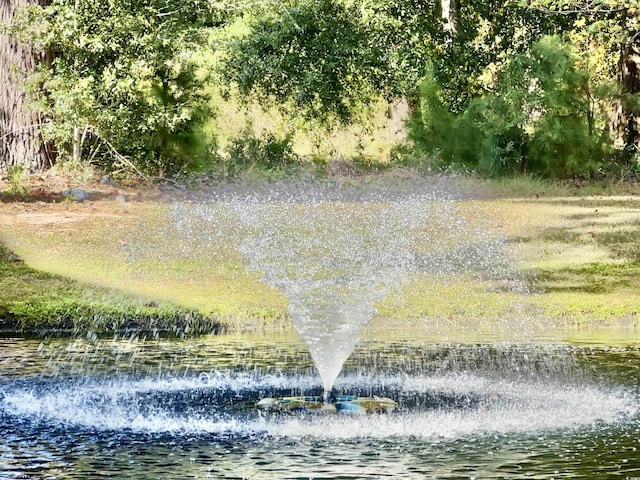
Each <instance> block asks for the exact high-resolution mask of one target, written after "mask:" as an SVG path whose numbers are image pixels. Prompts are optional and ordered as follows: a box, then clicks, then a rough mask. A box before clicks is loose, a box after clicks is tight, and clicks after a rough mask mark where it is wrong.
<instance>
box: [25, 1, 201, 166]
mask: <svg viewBox="0 0 640 480" xmlns="http://www.w3.org/2000/svg"><path fill="white" fill-rule="evenodd" d="M211 16H212V14H211V13H210V11H209V3H208V2H205V1H200V0H190V1H187V2H180V3H174V4H167V2H165V1H163V0H131V1H127V2H110V1H107V0H80V1H76V0H74V1H71V0H54V1H53V2H52V3H51V4H50V5H48V6H44V7H42V6H31V7H29V9H28V10H25V11H24V12H23V16H22V19H21V21H20V22H18V23H17V24H16V26H15V31H14V33H15V34H16V35H19V36H20V37H21V38H23V39H24V40H26V41H29V42H30V43H31V44H33V45H34V46H35V47H37V48H39V49H42V50H43V51H47V52H52V53H53V54H54V55H53V62H52V64H51V65H50V66H49V65H45V66H43V68H42V69H41V70H40V71H39V73H38V74H37V75H36V76H34V77H32V78H31V85H32V87H33V88H32V90H33V91H34V93H35V94H36V95H37V99H36V102H37V107H38V108H39V110H40V111H41V112H42V113H43V115H44V118H46V119H47V124H46V125H45V127H44V129H43V134H44V135H45V138H46V139H47V140H51V141H53V142H54V143H55V145H56V146H57V147H58V149H59V150H60V152H61V153H63V154H66V155H69V156H71V155H74V156H76V155H77V152H78V151H80V152H81V153H82V154H83V155H84V157H85V158H88V159H95V160H96V161H99V162H100V163H103V164H108V165H110V166H111V167H112V168H119V167H127V168H130V167H133V168H134V169H136V170H138V171H142V172H150V173H157V172H163V171H168V172H175V171H178V170H180V169H182V168H185V167H187V168H188V167H189V166H191V165H192V163H193V162H194V161H195V162H198V161H202V159H203V157H205V156H206V155H208V153H209V147H208V145H207V144H206V143H207V142H206V139H205V138H204V137H203V134H202V130H201V128H200V126H201V125H202V123H203V122H204V120H205V119H206V118H207V117H208V115H209V112H208V110H207V107H206V98H205V97H204V96H203V94H202V93H201V92H202V85H203V79H202V78H200V77H199V76H198V72H197V64H196V61H195V59H194V55H193V53H192V52H193V50H194V49H195V48H196V45H197V43H198V42H199V38H198V35H199V31H200V30H199V28H201V27H202V26H203V24H202V21H201V19H202V18H205V19H209V18H211Z"/></svg>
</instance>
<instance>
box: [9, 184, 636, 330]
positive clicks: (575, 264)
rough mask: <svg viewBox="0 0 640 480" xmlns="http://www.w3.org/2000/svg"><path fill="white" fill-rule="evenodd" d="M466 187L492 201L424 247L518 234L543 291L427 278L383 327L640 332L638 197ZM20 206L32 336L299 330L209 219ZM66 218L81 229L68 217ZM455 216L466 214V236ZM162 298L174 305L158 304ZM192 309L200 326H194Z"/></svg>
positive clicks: (513, 251)
mask: <svg viewBox="0 0 640 480" xmlns="http://www.w3.org/2000/svg"><path fill="white" fill-rule="evenodd" d="M459 181H460V182H461V183H462V186H460V184H457V185H454V188H459V189H463V190H465V189H468V190H469V191H470V192H472V193H480V195H479V196H480V199H479V200H466V201H460V202H455V203H451V204H447V205H446V208H448V209H449V210H447V211H446V212H445V211H444V210H442V209H444V208H445V205H442V206H440V207H439V209H433V210H431V211H430V215H431V216H432V217H433V218H431V217H430V218H425V229H426V230H425V231H428V235H427V237H428V241H425V242H424V244H421V245H420V248H421V249H424V250H425V251H429V249H432V250H433V249H435V250H438V249H445V250H446V249H449V248H455V247H457V246H459V245H464V244H465V243H468V242H472V241H473V237H474V236H475V235H478V234H480V235H481V236H482V238H484V239H487V238H495V239H506V240H507V243H506V245H507V249H508V253H509V255H510V256H511V257H512V258H513V260H514V262H515V263H514V265H517V266H518V268H519V270H520V272H521V274H522V277H523V278H524V279H525V281H526V283H527V285H529V287H530V289H531V292H530V293H526V292H521V291H513V290H510V289H509V288H505V287H504V286H502V285H501V284H500V283H499V282H496V281H495V280H492V279H490V278H482V276H478V275H475V276H474V275H473V274H472V273H469V272H463V271H462V272H460V271H459V272H457V273H452V274H450V275H448V276H440V277H432V276H429V275H422V276H418V277H414V278H413V279H412V280H411V281H410V282H409V283H407V284H406V285H405V286H404V287H403V288H402V289H401V290H400V294H398V295H391V296H390V297H389V298H387V299H385V300H384V301H381V302H379V303H378V305H377V306H376V307H377V310H378V315H377V318H378V319H386V320H396V321H399V322H406V323H407V324H409V323H412V322H414V323H415V322H419V323H420V322H422V323H425V324H427V323H434V324H435V323H438V322H440V323H444V324H446V325H448V326H449V327H450V328H451V329H456V328H458V327H460V326H462V325H480V326H482V327H483V328H484V327H487V328H489V327H490V326H491V325H496V324H502V323H504V322H505V321H506V320H505V319H507V320H508V319H520V320H522V319H523V318H525V317H526V318H527V319H528V320H527V321H530V322H532V323H540V324H548V325H571V326H580V327H581V328H582V327H586V326H598V327H600V326H604V325H617V324H619V323H620V322H623V323H624V324H625V325H628V324H629V322H631V323H630V324H631V325H633V326H634V327H637V312H638V309H639V308H640V247H638V245H639V244H640V242H638V240H640V203H639V202H638V201H637V200H636V199H635V198H634V197H633V196H620V197H612V196H610V197H600V196H597V197H586V196H575V197H558V196H556V195H555V194H556V193H558V192H556V191H552V190H551V189H549V190H548V191H547V194H548V195H549V196H548V197H547V196H540V195H538V196H537V197H531V196H529V195H525V196H520V197H515V198H514V197H511V196H510V195H503V194H504V190H502V189H501V188H502V187H500V188H497V187H496V188H497V191H496V192H494V194H492V195H489V194H484V193H486V192H491V189H492V188H494V187H493V186H492V185H493V184H492V183H491V182H485V181H475V180H473V179H470V178H463V179H459ZM476 182H477V183H476ZM478 185H479V186H478ZM527 185H529V187H536V186H538V185H539V184H538V183H533V184H527ZM485 188H486V189H487V190H486V192H485V190H483V189H485ZM520 188H522V189H524V187H520ZM527 188H528V187H527ZM483 192H484V193H483ZM545 195H546V194H545ZM18 205H19V204H17V205H14V207H15V206H18ZM0 207H2V206H1V205H0ZM20 208H23V207H20ZM20 208H18V209H17V210H16V209H15V208H14V209H13V210H12V209H11V207H9V206H5V207H2V208H0V217H1V214H2V213H3V211H4V214H5V215H9V216H10V217H11V218H18V217H20V221H19V222H16V223H15V224H14V225H12V227H11V229H8V230H5V231H4V233H0V241H2V242H3V243H5V245H6V246H7V247H8V248H10V249H11V250H13V251H15V252H16V253H17V254H18V255H20V257H21V258H24V259H25V261H26V262H27V264H28V265H29V266H27V264H25V263H22V262H15V261H12V260H11V255H10V254H9V253H7V252H6V250H5V251H3V252H4V253H3V257H2V261H1V262H0V265H1V267H0V268H2V270H1V272H0V273H1V277H0V282H1V283H0V287H1V290H0V292H1V293H0V318H5V325H7V320H9V321H10V323H12V324H13V325H15V328H16V329H18V330H21V331H44V330H51V329H62V330H66V331H82V330H83V329H93V330H96V331H101V332H109V331H115V330H118V329H120V330H121V329H123V328H126V326H127V325H138V326H141V327H144V328H146V326H152V325H158V323H161V324H162V325H163V327H162V329H164V330H165V331H167V330H170V329H171V328H174V327H172V325H179V326H178V327H175V329H178V330H180V329H183V330H184V329H189V330H190V331H192V332H193V331H205V330H206V329H207V328H209V327H207V326H206V325H209V324H208V323H207V322H214V321H215V322H222V323H224V324H225V325H227V326H228V327H229V328H231V329H236V330H242V329H245V328H247V327H251V328H254V327H262V326H267V327H269V328H272V327H277V328H289V327H290V325H291V322H290V319H289V315H288V309H287V300H286V298H285V297H284V296H283V295H282V293H280V292H278V291H276V290H275V289H273V288H271V287H269V286H268V285H266V284H265V283H264V282H262V281H261V279H260V277H259V275H257V274H254V273H250V272H247V271H246V270H245V268H244V265H243V260H242V256H241V255H240V253H239V252H238V251H237V250H236V248H235V246H234V245H233V244H229V243H228V241H227V240H225V239H224V238H219V237H216V236H215V228H216V227H215V225H208V226H207V225H205V224H206V222H204V223H203V225H201V226H200V227H198V228H201V230H199V231H198V232H195V234H194V235H193V236H192V237H189V238H181V237H180V235H181V233H180V232H178V231H176V230H175V229H173V227H172V220H171V217H170V215H169V207H168V206H167V205H166V204H164V203H161V202H154V201H151V202H141V203H135V204H124V205H118V204H116V203H109V202H103V203H100V202H96V204H94V205H93V206H92V205H90V204H87V205H79V204H78V205H76V204H69V205H44V206H39V207H37V208H35V207H28V206H24V212H23V211H22V210H20ZM16 212H18V213H16ZM41 214H50V215H54V217H53V220H52V222H51V223H37V222H36V220H38V218H39V217H34V218H33V221H31V220H30V217H29V215H35V216H37V215H41ZM55 215H58V216H55ZM66 216H72V217H73V220H74V221H71V222H68V223H64V222H63V221H62V220H64V219H65V218H66ZM450 218H457V219H464V222H462V224H461V225H462V226H461V227H456V228H458V230H457V231H454V234H452V233H451V230H450V228H451V225H448V224H447V222H448V221H449V220H448V219H450ZM1 220H2V219H1V218H0V221H1ZM65 221H66V220H65ZM30 222H31V223H30ZM212 229H213V230H212ZM454 230H455V228H454ZM213 238H217V240H216V241H213V240H212V239H213ZM177 245H181V246H185V245H187V246H189V250H188V251H182V250H180V249H177V248H176V246H177ZM43 272H48V273H43ZM116 292H124V293H116ZM150 302H152V303H151V304H152V305H155V304H157V305H159V306H160V307H148V306H147V304H149V303H150ZM189 312H191V317H189V318H197V319H198V320H197V322H196V321H195V320H193V321H191V324H192V325H191V326H186V324H187V323H189V322H186V321H185V317H186V315H187V313H189ZM193 312H198V313H197V315H194V314H193ZM185 322H186V323H185Z"/></svg>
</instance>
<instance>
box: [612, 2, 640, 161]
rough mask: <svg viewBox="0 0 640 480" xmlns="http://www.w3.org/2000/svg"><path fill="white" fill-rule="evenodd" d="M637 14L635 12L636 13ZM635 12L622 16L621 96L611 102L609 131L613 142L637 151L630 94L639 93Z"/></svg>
mask: <svg viewBox="0 0 640 480" xmlns="http://www.w3.org/2000/svg"><path fill="white" fill-rule="evenodd" d="M636 15H637V13H636ZM637 23H638V19H637V18H636V16H629V15H628V16H626V21H625V22H624V26H625V31H626V35H625V37H626V38H625V39H624V40H625V41H623V42H622V44H621V48H620V61H619V63H618V82H619V85H620V93H621V96H620V97H621V98H620V100H618V101H617V102H616V104H615V105H614V111H613V121H612V134H613V137H614V140H615V143H616V144H617V145H618V146H619V147H622V148H625V149H628V150H629V151H630V152H638V151H640V109H639V108H638V102H637V101H635V100H632V97H633V96H637V95H640V46H639V45H638V44H637V43H636V40H635V39H636V38H637V37H638V35H640V32H639V31H638V28H637Z"/></svg>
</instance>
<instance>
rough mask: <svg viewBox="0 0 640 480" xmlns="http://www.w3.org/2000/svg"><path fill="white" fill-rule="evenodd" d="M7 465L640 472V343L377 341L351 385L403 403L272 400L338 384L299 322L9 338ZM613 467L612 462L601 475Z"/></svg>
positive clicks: (1, 411) (18, 468)
mask: <svg viewBox="0 0 640 480" xmlns="http://www.w3.org/2000/svg"><path fill="white" fill-rule="evenodd" d="M0 349H1V351H2V353H3V355H2V360H1V362H2V363H1V364H0V366H1V370H0V428H1V429H2V431H3V434H2V436H1V437H0V471H2V472H3V473H2V474H1V475H0V477H3V478H18V477H20V478H89V477H90V478H101V477H107V476H111V477H115V478H142V479H145V478H149V479H151V478H175V477H179V478H251V479H263V478H264V479H280V478H353V479H361V478H385V477H387V478H428V477H432V478H472V477H476V478H497V477H501V478H522V477H536V476H537V477H538V478H550V477H575V476H581V475H582V476H583V477H585V478H595V477H596V476H597V475H604V476H606V475H608V474H613V473H614V472H615V473H616V474H618V475H623V476H624V475H626V476H634V474H637V473H634V472H638V471H640V460H639V459H638V455H637V452H636V449H637V446H638V440H637V439H638V436H639V434H640V421H639V418H638V416H639V415H638V410H637V408H638V407H637V405H638V396H639V392H638V387H637V385H638V377H637V375H638V374H637V373H636V372H637V365H638V359H640V349H639V348H638V347H637V346H632V345H627V346H623V345H620V346H600V345H595V344H592V345H584V344H580V345H575V344H568V343H565V344H558V343H555V344H552V343H539V344H536V343H525V344H496V343H491V344H487V343H467V344H462V343H458V344H454V343H428V342H420V341H415V340H414V341H407V340H402V341H401V340H394V341H387V342H381V341H374V340H371V341H369V342H365V343H363V344H361V345H360V347H359V349H358V350H357V351H356V352H355V354H354V355H353V356H352V357H351V358H350V359H349V360H348V362H347V364H346V365H345V369H344V371H343V373H342V374H341V375H340V377H339V378H338V381H337V382H336V388H337V389H338V390H339V391H343V392H351V393H358V394H362V395H386V396H390V397H393V398H395V399H397V400H398V401H399V403H400V408H399V409H398V412H397V413H393V414H390V415H369V416H364V417H361V416H358V417H354V416H344V415H342V416H341V415H334V416H318V415H308V414H307V415H302V414H300V415H298V414H296V415H272V414H270V415H261V414H259V413H258V412H257V411H256V410H255V409H254V408H253V405H254V404H255V401H257V399H259V398H261V397H263V396H269V395H286V394H299V393H301V392H317V391H321V390H322V385H321V384H320V380H319V378H318V376H317V374H316V372H315V370H314V367H313V362H312V361H311V359H310V357H309V355H308V353H307V349H306V347H305V346H304V345H303V344H301V342H300V341H298V340H297V339H296V338H295V337H287V336H286V335H279V336H273V337H269V336H265V337H257V338H247V337H243V336H220V337H207V338H200V339H195V340H190V341H188V340H181V341H142V340H135V339H128V340H118V339H113V340H107V341H88V340H71V341H63V340H55V341H54V340H51V341H45V342H39V341H30V340H20V339H11V340H1V341H0ZM596 472H600V473H596Z"/></svg>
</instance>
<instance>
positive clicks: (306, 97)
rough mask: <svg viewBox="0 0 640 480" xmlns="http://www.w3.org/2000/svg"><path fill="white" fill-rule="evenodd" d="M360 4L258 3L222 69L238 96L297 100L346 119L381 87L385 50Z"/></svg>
mask: <svg viewBox="0 0 640 480" xmlns="http://www.w3.org/2000/svg"><path fill="white" fill-rule="evenodd" d="M373 20H374V19H373V18H372V17H370V16H368V15H367V12H366V10H363V9H361V8H359V6H358V5H356V4H355V3H349V4H347V3H346V2H341V1H339V0H298V1H292V2H284V3H282V4H281V5H279V6H277V7H273V6H271V7H270V8H267V9H265V8H257V9H256V10H253V11H250V12H249V13H248V16H247V20H246V21H247V24H248V27H249V31H248V33H246V34H244V35H241V36H238V37H236V38H234V39H233V40H232V41H231V42H230V43H229V45H228V48H227V54H226V58H225V60H224V65H223V67H222V75H223V77H224V79H225V80H226V81H227V82H233V83H235V84H236V85H237V86H238V88H239V90H240V92H241V94H242V95H244V96H249V95H250V94H257V96H258V97H259V98H260V99H261V100H262V101H268V100H269V99H274V100H275V101H276V102H279V103H280V104H281V105H282V104H285V103H293V105H295V107H296V108H297V109H298V111H300V112H302V113H303V114H304V115H305V116H306V117H308V118H314V119H320V120H325V119H329V118H330V117H336V118H338V119H339V120H341V121H349V120H350V119H351V118H352V117H353V116H354V114H355V113H356V112H357V110H358V109H359V108H360V107H362V105H363V104H366V103H367V102H368V101H369V100H371V99H372V98H375V97H376V96H377V95H378V93H379V92H380V91H382V90H384V85H383V82H384V76H385V73H384V72H385V67H386V56H385V55H384V54H383V51H384V50H383V49H384V44H383V43H381V42H380V38H379V37H378V38H376V36H375V35H372V30H376V29H377V27H378V26H376V25H375V24H374V22H373Z"/></svg>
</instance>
